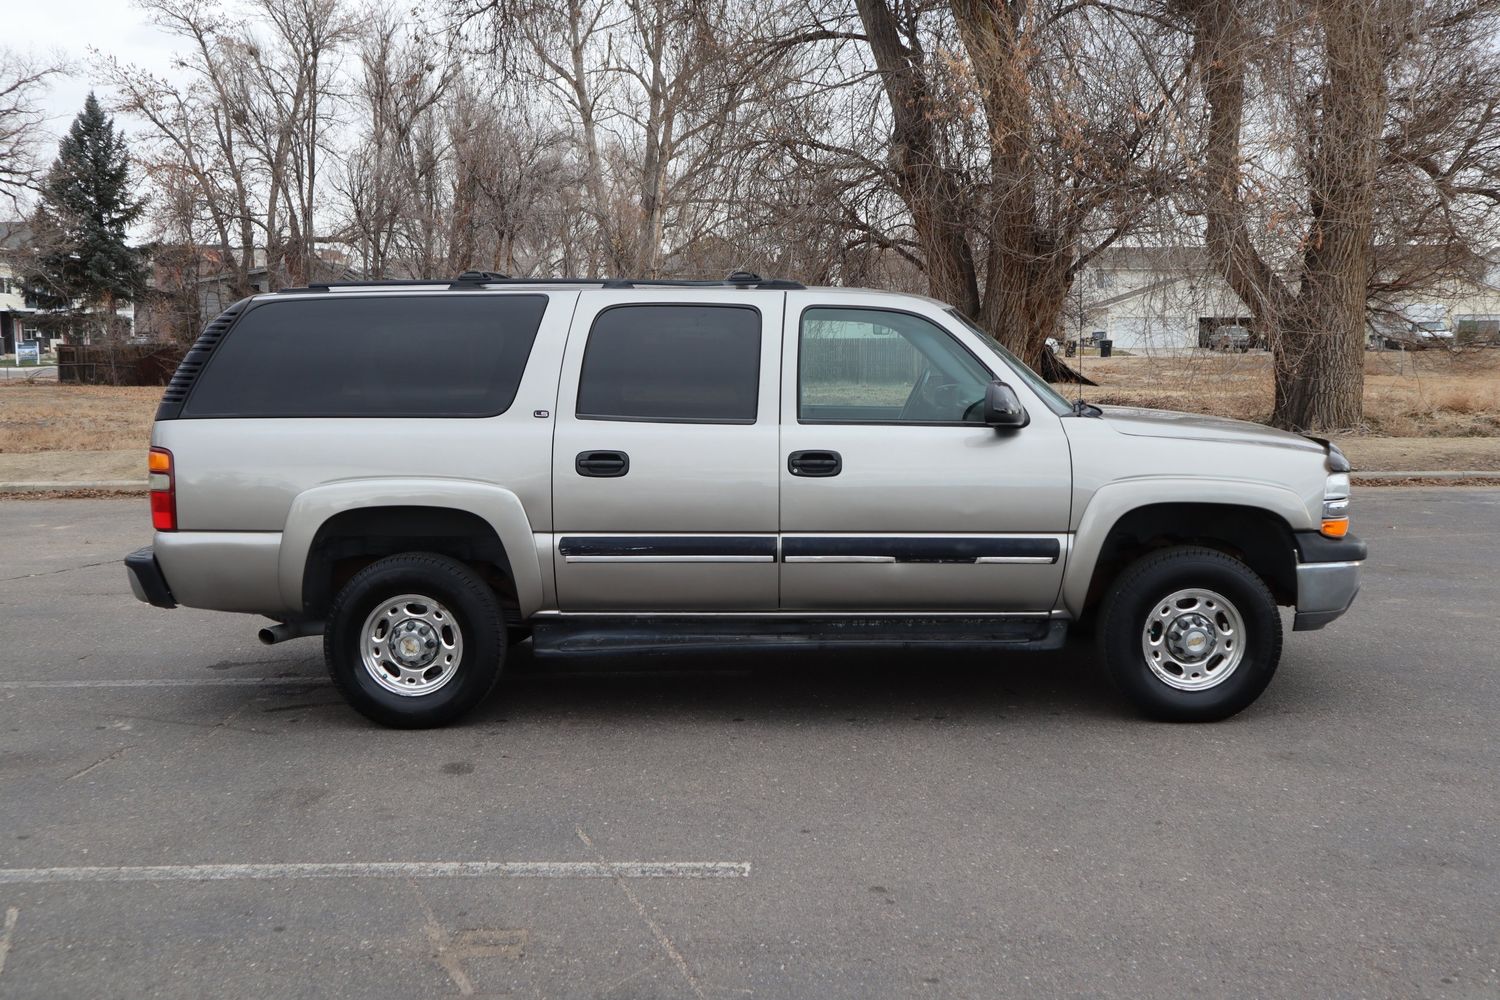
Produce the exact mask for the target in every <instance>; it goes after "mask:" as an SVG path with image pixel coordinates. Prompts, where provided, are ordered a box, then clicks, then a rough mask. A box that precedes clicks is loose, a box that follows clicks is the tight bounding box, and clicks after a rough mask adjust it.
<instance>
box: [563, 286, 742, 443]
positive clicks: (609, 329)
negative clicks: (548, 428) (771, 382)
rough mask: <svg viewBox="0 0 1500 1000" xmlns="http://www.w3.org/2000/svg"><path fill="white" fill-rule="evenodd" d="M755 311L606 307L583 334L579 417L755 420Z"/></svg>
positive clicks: (727, 307) (599, 418) (656, 306)
mask: <svg viewBox="0 0 1500 1000" xmlns="http://www.w3.org/2000/svg"><path fill="white" fill-rule="evenodd" d="M760 326H761V321H760V312H759V310H757V309H755V308H753V307H751V306H699V305H649V306H647V305H642V306H613V307H611V308H609V309H606V310H604V311H603V312H601V313H600V314H599V315H598V317H597V318H595V320H594V326H593V329H591V330H590V331H589V341H588V346H587V347H586V348H585V349H584V352H583V371H582V374H581V375H580V376H579V380H578V411H577V413H578V416H579V418H581V419H584V420H645V421H658V422H663V423H733V424H753V423H755V409H756V402H757V399H758V397H759V388H760Z"/></svg>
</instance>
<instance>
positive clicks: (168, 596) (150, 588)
mask: <svg viewBox="0 0 1500 1000" xmlns="http://www.w3.org/2000/svg"><path fill="white" fill-rule="evenodd" d="M125 575H126V576H128V577H129V578H130V591H131V593H133V594H135V596H136V600H139V601H145V602H146V603H147V604H150V605H154V606H155V607H158V608H175V607H177V601H176V600H174V599H173V597H172V591H171V590H170V589H169V588H168V587H167V578H166V577H164V576H162V575H161V567H160V566H159V565H157V562H156V553H155V552H153V551H152V550H151V546H149V545H148V546H146V547H145V548H144V549H136V550H135V551H134V552H132V553H130V555H128V556H126V557H125Z"/></svg>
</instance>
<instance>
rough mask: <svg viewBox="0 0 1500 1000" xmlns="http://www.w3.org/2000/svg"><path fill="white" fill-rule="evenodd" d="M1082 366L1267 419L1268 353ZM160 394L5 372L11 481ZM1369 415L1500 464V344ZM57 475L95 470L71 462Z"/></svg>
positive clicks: (1397, 435) (1435, 465)
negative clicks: (9, 378) (18, 377)
mask: <svg viewBox="0 0 1500 1000" xmlns="http://www.w3.org/2000/svg"><path fill="white" fill-rule="evenodd" d="M1083 364H1084V371H1085V373H1086V374H1088V375H1089V376H1090V377H1091V378H1093V379H1095V380H1097V381H1098V382H1099V387H1098V388H1095V389H1088V390H1087V391H1086V393H1085V396H1086V398H1088V399H1090V400H1092V401H1094V402H1099V403H1116V404H1122V405H1130V406H1150V407H1157V408H1161V409H1171V410H1188V411H1193V412H1197V413H1212V414H1220V415H1223V416H1230V417H1239V418H1241V419H1246V420H1264V419H1266V417H1267V416H1268V415H1269V414H1270V411H1271V372H1270V361H1269V359H1268V358H1267V357H1266V356H1265V355H1263V354H1229V355H1225V354H1202V355H1192V356H1185V357H1173V358H1144V357H1115V358H1108V359H1101V358H1087V359H1085V360H1084V363H1083ZM1061 388H1062V390H1063V392H1064V393H1065V394H1070V393H1071V392H1073V391H1076V390H1073V389H1072V388H1071V387H1068V386H1063V387H1061ZM160 398H161V389H160V388H156V387H143V388H128V389H116V388H110V387H105V386H71V385H67V386H65V385H58V384H57V383H55V382H40V383H36V384H25V383H6V382H3V381H0V455H6V454H9V455H11V456H19V455H33V456H36V457H35V458H30V459H25V460H21V459H18V458H13V459H12V460H11V462H10V463H9V465H13V466H18V467H17V468H14V469H8V471H9V472H11V473H12V475H11V476H10V478H20V479H27V480H29V479H51V478H54V476H53V473H52V471H51V465H50V464H49V463H52V464H57V463H62V464H66V463H67V462H68V461H70V460H69V459H68V458H67V456H66V455H65V454H62V453H78V452H93V453H105V452H122V451H128V452H132V453H133V454H132V455H131V456H130V462H132V463H133V462H135V461H136V455H138V454H139V453H140V452H142V451H144V450H145V448H146V445H147V441H148V439H149V437H150V434H151V420H152V416H153V414H154V413H155V411H156V404H157V401H158V400H159V399H160ZM1365 421H1366V425H1365V427H1363V428H1359V429H1357V433H1356V434H1355V435H1352V436H1343V435H1341V436H1340V443H1341V445H1342V446H1343V447H1344V448H1345V450H1346V451H1347V452H1348V453H1349V454H1350V457H1351V460H1353V461H1354V462H1355V466H1356V467H1357V468H1367V469H1378V468H1386V469H1440V468H1462V469H1500V350H1487V351H1477V352H1471V353H1464V354H1458V355H1451V354H1448V353H1446V352H1439V351H1426V352H1421V353H1416V354H1406V355H1401V354H1399V353H1397V352H1392V351H1387V352H1371V353H1368V354H1366V355H1365ZM42 452H49V453H52V454H51V455H40V454H38V453H42ZM79 458H80V460H82V459H83V456H79ZM106 458H108V459H110V461H108V462H106V461H105V459H106ZM123 461H124V459H123V458H120V459H119V460H118V461H116V460H115V459H114V458H113V457H111V456H105V455H102V454H96V455H94V456H93V457H92V458H90V459H88V462H87V463H86V464H89V465H90V468H91V469H92V468H93V466H95V465H97V466H98V469H96V470H94V471H95V472H97V473H98V475H99V476H102V477H103V478H111V477H113V476H115V475H118V470H117V469H116V465H119V464H120V463H122V462H123ZM101 463H102V464H101ZM0 464H4V463H0ZM121 467H123V466H121ZM129 468H131V469H135V468H136V466H135V465H134V464H131V465H130V466H129ZM106 473H107V475H106ZM132 474H133V473H132ZM56 477H57V478H63V479H68V478H75V479H81V478H88V477H87V476H84V475H81V474H69V475H64V474H63V472H62V471H61V470H59V471H57V473H56ZM0 478H4V477H0Z"/></svg>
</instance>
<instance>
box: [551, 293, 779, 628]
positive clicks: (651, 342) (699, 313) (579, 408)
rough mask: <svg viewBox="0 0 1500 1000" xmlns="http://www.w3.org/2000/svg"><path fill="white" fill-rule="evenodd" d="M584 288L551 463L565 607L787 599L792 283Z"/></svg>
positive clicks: (686, 607) (730, 607) (674, 607)
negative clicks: (785, 454)
mask: <svg viewBox="0 0 1500 1000" xmlns="http://www.w3.org/2000/svg"><path fill="white" fill-rule="evenodd" d="M648 294H649V293H644V292H641V291H599V292H584V293H582V294H581V295H580V297H579V301H578V307H577V312H576V314H575V316H574V320H573V327H572V332H571V333H570V335H569V337H568V345H567V349H566V351H565V352H564V356H563V364H562V377H561V385H560V389H559V392H558V403H557V406H558V411H559V412H558V413H557V416H556V431H555V435H554V447H553V459H552V495H553V525H554V532H555V533H554V535H553V563H554V565H555V567H556V573H557V594H558V605H559V608H560V609H561V610H563V611H761V610H770V609H774V608H775V607H776V604H777V582H778V581H777V567H776V533H777V526H778V525H777V475H776V469H777V465H778V462H777V437H778V428H777V402H778V395H779V392H780V379H779V372H780V347H781V321H782V304H783V301H784V297H785V296H784V295H783V294H782V293H766V292H753V291H752V292H744V291H733V290H719V289H715V290H712V291H697V290H676V289H674V290H672V292H671V294H670V295H669V296H666V295H664V296H662V297H660V298H656V299H653V298H650V297H648Z"/></svg>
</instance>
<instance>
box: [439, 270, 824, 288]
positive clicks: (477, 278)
mask: <svg viewBox="0 0 1500 1000" xmlns="http://www.w3.org/2000/svg"><path fill="white" fill-rule="evenodd" d="M453 284H454V285H455V286H457V285H459V284H463V285H465V286H468V287H472V286H473V285H504V284H515V285H598V286H599V287H601V288H657V287H666V288H761V289H765V290H768V291H772V290H783V291H784V290H792V289H801V288H806V287H807V286H806V285H804V284H802V283H801V282H800V281H790V280H788V279H786V278H762V277H761V276H760V275H758V274H753V273H751V272H750V271H735V272H734V273H733V274H731V275H730V276H729V277H727V278H715V279H711V280H707V281H702V280H694V279H688V278H515V277H511V276H510V275H507V274H497V273H495V272H493V271H465V272H464V273H463V274H460V275H459V276H458V277H457V278H455V279H454V281H453Z"/></svg>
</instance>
